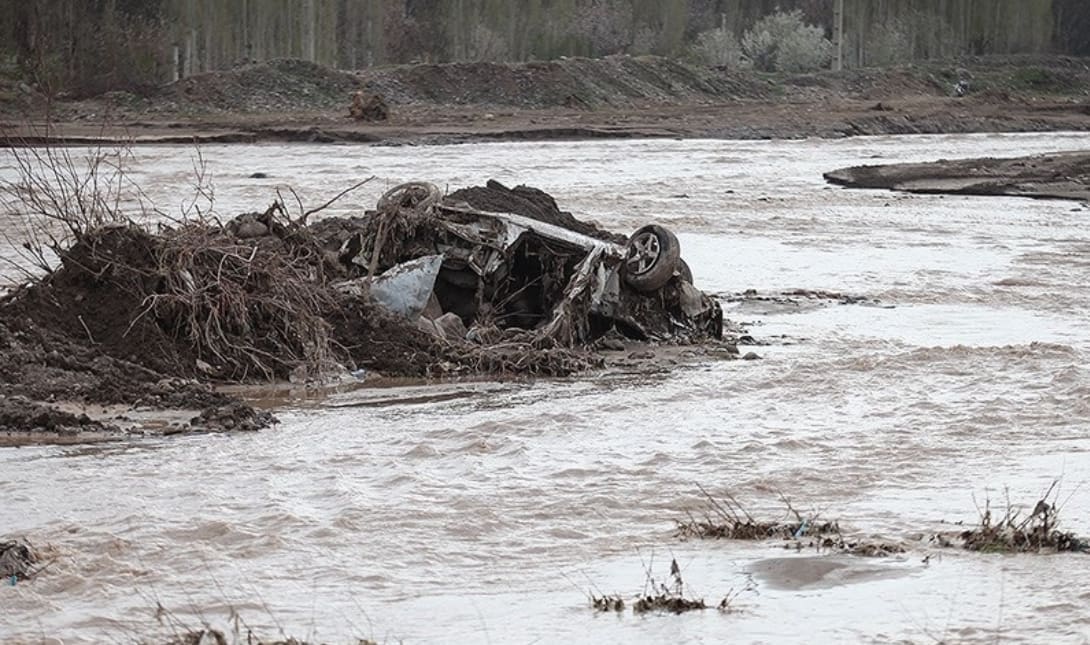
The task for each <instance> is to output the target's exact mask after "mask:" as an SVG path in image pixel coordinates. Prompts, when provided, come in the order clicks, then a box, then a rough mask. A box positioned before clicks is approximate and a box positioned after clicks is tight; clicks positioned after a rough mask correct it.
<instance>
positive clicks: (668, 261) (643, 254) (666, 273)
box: [624, 224, 681, 291]
mask: <svg viewBox="0 0 1090 645" xmlns="http://www.w3.org/2000/svg"><path fill="white" fill-rule="evenodd" d="M680 260H681V245H680V244H678V241H677V237H675V236H674V234H673V233H671V232H670V231H669V230H667V229H665V228H663V227H661V226H659V225H658V224H648V225H647V226H644V227H643V228H641V229H639V230H637V231H636V232H635V233H633V234H632V236H631V237H629V238H628V254H627V255H626V257H625V264H624V269H625V272H624V279H625V282H626V283H627V284H628V285H629V286H630V287H632V288H633V289H636V290H638V291H657V290H659V289H661V288H662V287H663V286H665V285H666V283H667V282H669V281H670V278H672V277H674V271H675V270H676V269H677V266H678V261H680Z"/></svg>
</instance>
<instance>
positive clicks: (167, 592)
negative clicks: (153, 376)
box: [0, 134, 1090, 643]
mask: <svg viewBox="0 0 1090 645" xmlns="http://www.w3.org/2000/svg"><path fill="white" fill-rule="evenodd" d="M1088 145H1090V136H1087V135H1081V134H1080V135H1066V134H1044V135H980V136H935V137H930V136H929V137H879V138H865V139H850V140H842V141H816V140H815V141H791V142H783V141H779V142H733V141H634V142H599V143H548V144H488V145H463V146H449V147H405V148H383V147H365V146H310V145H292V146H282V145H258V146H212V147H205V148H204V149H203V150H202V154H203V156H204V157H205V159H207V161H208V163H209V170H210V175H211V177H212V179H213V183H214V186H215V195H216V202H217V209H218V211H219V212H220V213H222V214H223V215H226V216H229V215H232V214H234V213H237V212H239V211H244V210H261V209H263V208H264V207H265V206H267V205H268V203H269V202H271V200H272V199H273V198H275V187H276V186H277V185H287V184H290V185H292V186H294V187H296V189H297V190H298V191H299V192H300V195H301V196H302V198H303V200H304V203H305V204H306V205H307V206H308V207H309V206H313V205H317V204H319V203H321V202H323V201H325V199H327V198H328V196H329V195H331V194H335V193H336V192H338V191H339V190H341V189H343V188H345V187H347V186H348V185H351V184H352V183H354V182H355V181H358V180H359V179H362V178H364V177H367V176H371V175H376V176H377V178H376V179H375V180H374V181H373V182H372V183H371V184H368V185H367V186H365V187H364V189H362V190H361V191H359V192H358V193H357V194H354V195H353V196H351V197H350V198H348V199H346V200H345V201H344V202H342V203H340V204H338V205H337V207H336V208H333V209H331V210H330V211H329V212H331V213H334V214H344V213H348V212H352V211H353V210H358V209H360V208H362V207H364V206H366V205H370V204H373V203H374V200H375V199H376V198H377V196H378V195H379V194H381V192H382V191H383V190H385V189H386V188H387V187H389V186H392V185H394V184H396V183H398V182H401V181H406V180H416V179H425V180H431V181H435V182H437V183H439V184H440V185H442V186H449V187H450V188H451V189H454V188H457V187H461V186H465V185H472V184H480V183H483V182H484V181H485V180H486V179H489V178H495V179H498V180H500V181H502V182H504V183H507V184H510V185H514V184H518V183H528V184H531V185H535V186H537V187H540V188H542V189H544V190H546V191H548V192H550V193H552V194H553V195H555V196H556V197H557V198H558V200H559V201H560V203H561V206H562V207H565V208H567V209H570V210H573V211H574V212H575V213H576V214H577V215H578V216H581V217H584V218H590V219H595V220H597V221H599V222H601V223H602V224H604V225H606V226H608V227H612V228H616V229H618V230H622V231H630V230H633V229H635V228H637V227H638V226H640V225H642V224H644V223H647V222H648V221H659V222H662V223H664V224H666V225H667V226H669V227H671V228H672V229H673V230H675V231H676V232H677V233H678V234H679V237H680V239H681V243H682V252H683V255H684V256H685V258H686V259H687V261H688V263H689V264H690V266H691V267H692V269H693V273H694V275H695V281H696V283H697V285H698V286H700V287H702V288H704V289H706V290H708V291H710V292H715V293H723V294H727V293H737V292H741V291H744V290H746V289H756V290H758V291H759V292H762V293H776V292H779V291H783V290H789V289H811V290H824V291H829V292H837V293H843V294H846V295H850V296H858V297H861V298H865V299H866V302H864V303H862V304H853V305H840V304H830V303H827V302H816V303H806V305H807V306H800V307H798V309H797V310H791V309H790V307H782V306H779V307H777V306H771V305H769V303H764V302H760V301H757V302H754V301H747V302H741V303H736V302H732V303H728V304H727V305H726V306H725V311H726V313H727V315H728V316H729V317H731V318H732V319H735V320H740V321H745V322H746V323H748V324H749V329H750V331H751V333H752V335H753V336H754V337H756V338H757V339H758V340H759V341H762V342H768V343H769V344H768V345H767V346H761V347H757V348H755V349H756V351H757V352H758V353H760V354H761V355H762V356H763V360H761V361H753V362H749V361H746V362H743V361H738V362H725V363H724V362H710V363H707V364H701V365H698V366H695V367H687V368H681V369H677V370H674V371H672V372H669V373H666V374H659V375H638V376H634V375H623V374H615V375H610V376H607V377H602V378H593V377H588V378H580V379H573V380H557V381H540V382H536V383H524V382H516V383H451V384H442V385H436V386H428V387H419V386H413V387H400V388H388V389H381V390H373V389H372V390H360V391H355V392H345V393H340V394H335V395H331V396H329V397H327V398H323V399H311V400H300V399H293V400H290V401H289V402H287V403H285V404H283V405H282V406H281V407H280V409H279V410H278V415H279V416H280V418H281V420H282V422H283V423H282V424H281V425H279V426H277V427H275V428H273V429H271V430H267V431H265V432H262V433H259V434H249V435H220V436H204V437H187V438H174V439H170V440H148V441H134V442H130V443H124V444H116V445H107V446H95V447H87V448H71V447H68V448H64V447H48V448H23V449H3V450H0V500H3V503H2V504H0V527H2V528H0V536H14V535H23V536H26V537H28V538H29V539H30V540H31V541H32V542H33V543H35V544H38V545H50V547H51V548H52V549H54V550H55V552H56V555H57V560H56V562H55V563H54V564H53V565H51V567H50V568H49V569H48V570H47V572H46V573H44V574H42V576H41V577H40V578H39V579H37V580H35V581H33V582H31V583H24V584H19V585H18V586H15V587H10V586H4V587H0V641H3V642H38V641H40V640H41V639H42V637H43V636H47V637H54V638H60V639H63V641H64V642H65V643H84V642H86V643H92V642H131V641H141V640H144V641H154V640H156V639H159V640H162V637H164V636H169V635H170V634H171V631H172V628H171V626H170V624H171V622H172V619H170V618H168V617H164V618H162V621H161V622H160V621H157V620H156V616H155V614H156V607H157V605H159V604H161V605H162V606H163V607H164V608H166V609H167V610H169V611H170V612H171V615H172V616H174V617H175V620H174V622H176V623H182V624H184V625H187V626H189V627H197V626H199V625H200V624H201V622H202V621H205V620H206V621H208V622H209V623H212V624H214V625H218V626H220V627H221V628H224V627H225V626H227V625H228V624H229V615H230V613H231V611H232V610H234V611H237V612H238V614H239V615H241V617H242V620H243V621H245V623H247V624H249V625H250V626H252V627H254V628H255V629H257V630H258V631H260V632H261V633H263V634H265V635H266V636H276V635H277V634H279V633H280V630H283V632H284V633H286V634H288V635H293V636H295V637H297V638H308V639H312V640H316V641H317V640H321V641H325V642H331V643H340V642H354V641H352V639H354V638H359V637H367V638H372V639H375V640H377V641H379V642H401V641H404V642H406V643H413V642H451V643H453V642H492V643H531V642H588V643H589V642H647V643H652V642H663V641H676V642H768V643H771V642H890V641H898V640H902V641H908V642H919V643H927V642H936V641H947V642H988V643H992V642H996V641H997V640H998V639H1001V640H1002V641H1003V642H1027V643H1039V642H1050V643H1085V642H1090V612H1087V611H1086V609H1085V608H1086V606H1087V603H1088V601H1090V591H1088V590H1087V589H1086V586H1085V578H1086V573H1087V572H1088V571H1090V559H1088V556H1086V555H1020V556H1002V555H984V554H970V553H963V552H959V551H953V550H942V549H938V548H936V547H934V546H932V545H930V544H929V543H928V541H927V539H926V538H927V537H928V536H929V535H931V534H933V533H935V532H936V531H944V530H953V529H956V528H957V527H956V526H952V524H951V523H953V522H957V521H965V522H968V523H972V522H974V521H975V520H976V519H977V506H978V505H981V506H982V505H983V504H984V502H985V499H986V498H990V499H991V501H992V504H993V506H995V505H1000V506H1002V505H1004V504H1005V498H1006V495H1007V494H1008V493H1007V492H1005V490H1008V491H1009V496H1010V498H1011V500H1012V501H1013V502H1015V503H1023V504H1028V505H1032V504H1033V503H1034V502H1035V501H1036V500H1037V499H1038V497H1039V496H1040V495H1041V494H1042V493H1043V492H1044V491H1045V490H1046V489H1048V487H1049V485H1050V484H1051V483H1052V481H1053V480H1055V479H1059V480H1060V484H1059V490H1060V496H1059V499H1060V500H1061V501H1062V502H1063V504H1064V506H1063V509H1062V512H1061V517H1062V521H1063V525H1062V528H1065V529H1068V530H1073V531H1076V532H1078V533H1080V534H1082V535H1087V534H1090V488H1088V487H1087V485H1086V484H1087V480H1088V478H1090V455H1088V452H1090V368H1088V367H1087V365H1088V364H1090V361H1088V359H1090V332H1088V331H1087V328H1086V321H1087V320H1090V292H1088V290H1087V289H1086V284H1087V281H1088V278H1090V259H1088V258H1090V211H1087V210H1086V209H1084V208H1082V207H1081V206H1079V205H1077V204H1073V203H1068V202H1044V201H1031V200H1019V199H1013V198H979V197H939V196H907V195H897V194H892V193H887V192H881V191H874V192H870V191H847V190H841V189H837V188H831V187H829V186H826V185H825V184H824V183H823V181H822V179H821V173H822V172H823V171H826V170H830V169H833V168H837V167H841V166H846V165H853V164H858V163H879V162H892V161H921V160H928V159H934V158H940V157H949V158H953V157H965V156H986V155H1019V154H1028V153H1034V152H1046V151H1056V150H1068V149H1079V148H1082V149H1085V148H1087V147H1088ZM4 154H5V155H6V154H8V153H4ZM135 155H136V159H135V165H134V167H133V171H132V177H133V179H134V180H135V181H137V182H139V183H140V184H141V185H142V186H144V187H145V190H146V191H147V193H148V196H149V198H150V199H152V200H154V201H155V203H156V204H157V205H158V206H159V207H160V208H162V209H164V210H172V209H176V208H177V207H178V205H179V204H181V203H182V200H183V198H182V197H181V195H182V194H183V193H185V192H186V190H187V189H186V187H187V186H188V185H189V183H190V182H191V179H192V168H191V165H192V157H193V151H192V149H189V148H185V147H153V148H139V149H137V150H136V151H135ZM8 159H9V158H8V157H6V156H4V157H0V172H11V169H10V165H9V163H8ZM254 172H265V173H268V174H269V175H270V178H269V179H249V178H248V177H249V175H250V174H252V173H254ZM285 194H287V193H285ZM289 199H291V198H289ZM700 486H703V487H704V488H706V489H707V490H708V491H709V492H711V493H713V494H724V493H726V492H730V493H731V494H733V495H734V496H736V497H737V498H738V499H739V500H740V501H742V502H743V503H744V504H746V506H747V507H748V508H749V509H750V511H751V512H752V513H754V514H757V515H760V516H763V517H767V518H769V519H777V518H779V517H781V516H782V514H783V512H784V507H783V504H782V503H781V502H780V501H779V495H780V494H781V493H782V494H783V495H785V496H787V497H789V498H790V500H791V502H792V504H793V506H795V507H796V508H797V509H799V510H800V511H802V512H805V513H815V512H816V513H819V514H820V515H821V516H822V517H824V518H827V519H837V520H839V521H840V524H841V527H842V528H843V529H844V530H845V531H846V532H848V533H851V534H852V535H857V536H866V537H870V538H874V539H878V540H881V541H887V542H896V543H899V544H901V545H903V546H904V547H905V548H906V549H907V552H906V553H905V554H904V555H903V556H896V557H892V558H883V559H864V558H856V557H846V556H828V555H822V554H817V553H815V552H814V551H812V550H811V551H809V552H807V551H804V552H802V553H801V554H800V553H795V552H794V551H784V550H783V549H780V548H778V546H777V545H776V544H767V543H756V544H754V543H740V542H729V541H717V542H701V541H690V542H682V541H679V540H678V539H677V538H675V537H674V536H673V529H674V520H675V519H684V518H685V509H694V510H699V509H700V508H702V506H703V504H704V502H703V500H702V495H701V493H700V490H699V487H700ZM672 558H676V559H677V561H678V563H679V565H680V566H681V570H682V573H683V575H684V577H685V580H686V582H687V583H688V585H689V587H690V589H691V591H692V593H693V594H695V595H697V596H702V597H704V598H705V599H706V600H707V601H708V603H709V605H715V604H717V603H718V601H719V600H720V599H721V598H722V597H723V596H724V595H725V594H727V593H728V592H729V591H730V590H732V589H733V590H734V591H736V592H739V595H738V596H737V598H735V599H734V601H733V607H734V608H735V611H733V612H731V613H726V614H724V613H720V612H717V611H715V610H708V611H705V612H694V613H690V614H686V615H682V616H674V615H647V616H642V617H641V616H635V615H633V614H632V613H630V612H626V613H624V614H622V615H620V616H617V615H613V614H608V615H602V614H595V613H594V612H592V611H591V609H590V607H589V603H588V601H587V599H586V596H585V595H584V594H585V592H594V593H597V594H599V595H601V594H602V593H610V594H620V595H622V596H625V597H626V598H628V597H631V596H634V595H635V594H637V593H640V592H641V590H642V589H644V586H645V582H646V578H647V571H648V570H650V571H651V573H652V574H653V575H654V576H655V577H656V578H658V579H663V578H666V576H667V574H668V570H669V562H670V560H671V559H672ZM244 630H245V628H243V633H244Z"/></svg>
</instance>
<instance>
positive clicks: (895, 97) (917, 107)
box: [0, 56, 1090, 145]
mask: <svg viewBox="0 0 1090 645" xmlns="http://www.w3.org/2000/svg"><path fill="white" fill-rule="evenodd" d="M966 79H967V80H966ZM959 80H966V82H967V85H966V86H965V88H967V89H966V91H965V94H964V96H958V95H957V94H958V92H957V91H956V90H955V86H956V85H957V83H958V82H959ZM1087 87H1090V66H1088V65H1087V61H1085V60H1083V59H1076V58H1068V57H1040V56H1035V57H1028V56H1019V57H1010V56H1008V57H992V58H973V59H966V60H961V61H954V62H942V63H926V64H918V65H913V66H904V67H897V68H888V69H855V70H847V71H844V72H829V71H826V72H819V73H815V74H790V75H789V74H762V73H757V72H753V71H750V70H723V69H713V68H705V67H697V66H693V65H690V64H687V63H682V62H678V61H672V60H668V59H663V58H657V57H623V56H622V57H611V58H607V59H601V60H589V59H567V60H560V61H549V62H538V63H510V64H493V63H463V64H445V65H435V64H428V65H407V66H397V67H389V68H376V69H371V70H361V71H358V72H344V71H338V70H331V69H328V68H323V67H320V66H317V65H314V64H310V63H303V62H300V61H290V60H282V61H270V62H267V63H261V64H254V65H248V66H243V67H238V68H235V69H232V70H227V71H222V72H212V73H207V74H202V75H198V76H193V77H190V78H187V79H184V80H182V81H179V82H178V83H174V84H171V85H168V86H165V87H162V88H159V89H157V90H155V91H154V92H151V93H149V94H148V95H145V96H138V95H135V94H129V93H119V92H113V93H109V94H106V95H103V96H99V97H94V98H88V99H83V100H78V101H76V100H64V99H63V98H62V99H61V100H55V101H52V102H47V101H45V99H44V98H43V97H41V96H37V95H35V94H34V93H33V90H29V88H28V90H29V91H27V92H23V93H14V94H12V93H8V96H9V98H8V100H7V101H4V102H2V103H0V133H2V135H3V137H4V138H6V139H7V140H8V142H9V144H12V143H14V144H19V143H24V144H40V143H43V142H64V143H73V144H81V143H95V142H103V141H122V140H123V141H132V142H136V143H192V142H194V141H198V142H205V143H235V142H237V143H254V142H267V141H280V142H283V141H301V142H331V143H332V142H366V143H382V144H389V145H399V144H443V143H465V142H473V141H527V140H531V141H532V140H588V139H600V138H716V139H781V138H788V139H790V138H806V137H822V138H839V137H846V136H858V135H882V134H939V133H968V132H1044V131H1083V130H1090V98H1088V96H1087V91H1086V88H1087ZM356 91H363V92H367V93H371V94H375V95H379V96H381V97H383V99H384V100H385V101H386V103H388V104H389V106H390V116H389V119H387V120H384V121H380V122H366V121H356V120H354V119H352V118H350V117H349V115H348V107H349V105H350V101H351V96H352V94H353V93H354V92H356ZM13 97H14V98H13ZM46 123H50V125H49V127H48V128H47V127H45V124H46Z"/></svg>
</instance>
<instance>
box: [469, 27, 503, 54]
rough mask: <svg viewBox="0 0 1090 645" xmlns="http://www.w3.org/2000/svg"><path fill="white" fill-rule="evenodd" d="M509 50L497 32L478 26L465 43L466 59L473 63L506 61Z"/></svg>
mask: <svg viewBox="0 0 1090 645" xmlns="http://www.w3.org/2000/svg"><path fill="white" fill-rule="evenodd" d="M509 50H510V48H509V47H508V46H507V41H506V40H504V38H503V36H502V35H500V34H499V32H497V31H495V30H493V29H490V28H489V27H487V26H485V25H482V24H478V25H477V26H476V27H474V28H473V31H472V32H470V34H469V38H468V40H467V41H466V59H467V60H470V61H474V62H498V61H504V60H507V59H508V54H509V53H510V51H509Z"/></svg>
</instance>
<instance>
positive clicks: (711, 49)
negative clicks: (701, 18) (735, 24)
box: [690, 28, 742, 69]
mask: <svg viewBox="0 0 1090 645" xmlns="http://www.w3.org/2000/svg"><path fill="white" fill-rule="evenodd" d="M690 53H691V54H692V56H693V57H694V58H695V59H697V60H698V61H700V62H701V63H704V64H705V65H711V66H713V67H728V68H732V69H733V68H738V67H741V66H742V45H741V43H739V42H738V38H737V37H735V35H734V34H733V33H732V32H731V31H730V30H728V29H722V28H717V29H709V30H708V31H705V32H701V33H700V34H699V35H698V36H697V37H696V41H695V42H694V43H693V45H692V47H691V48H690Z"/></svg>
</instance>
